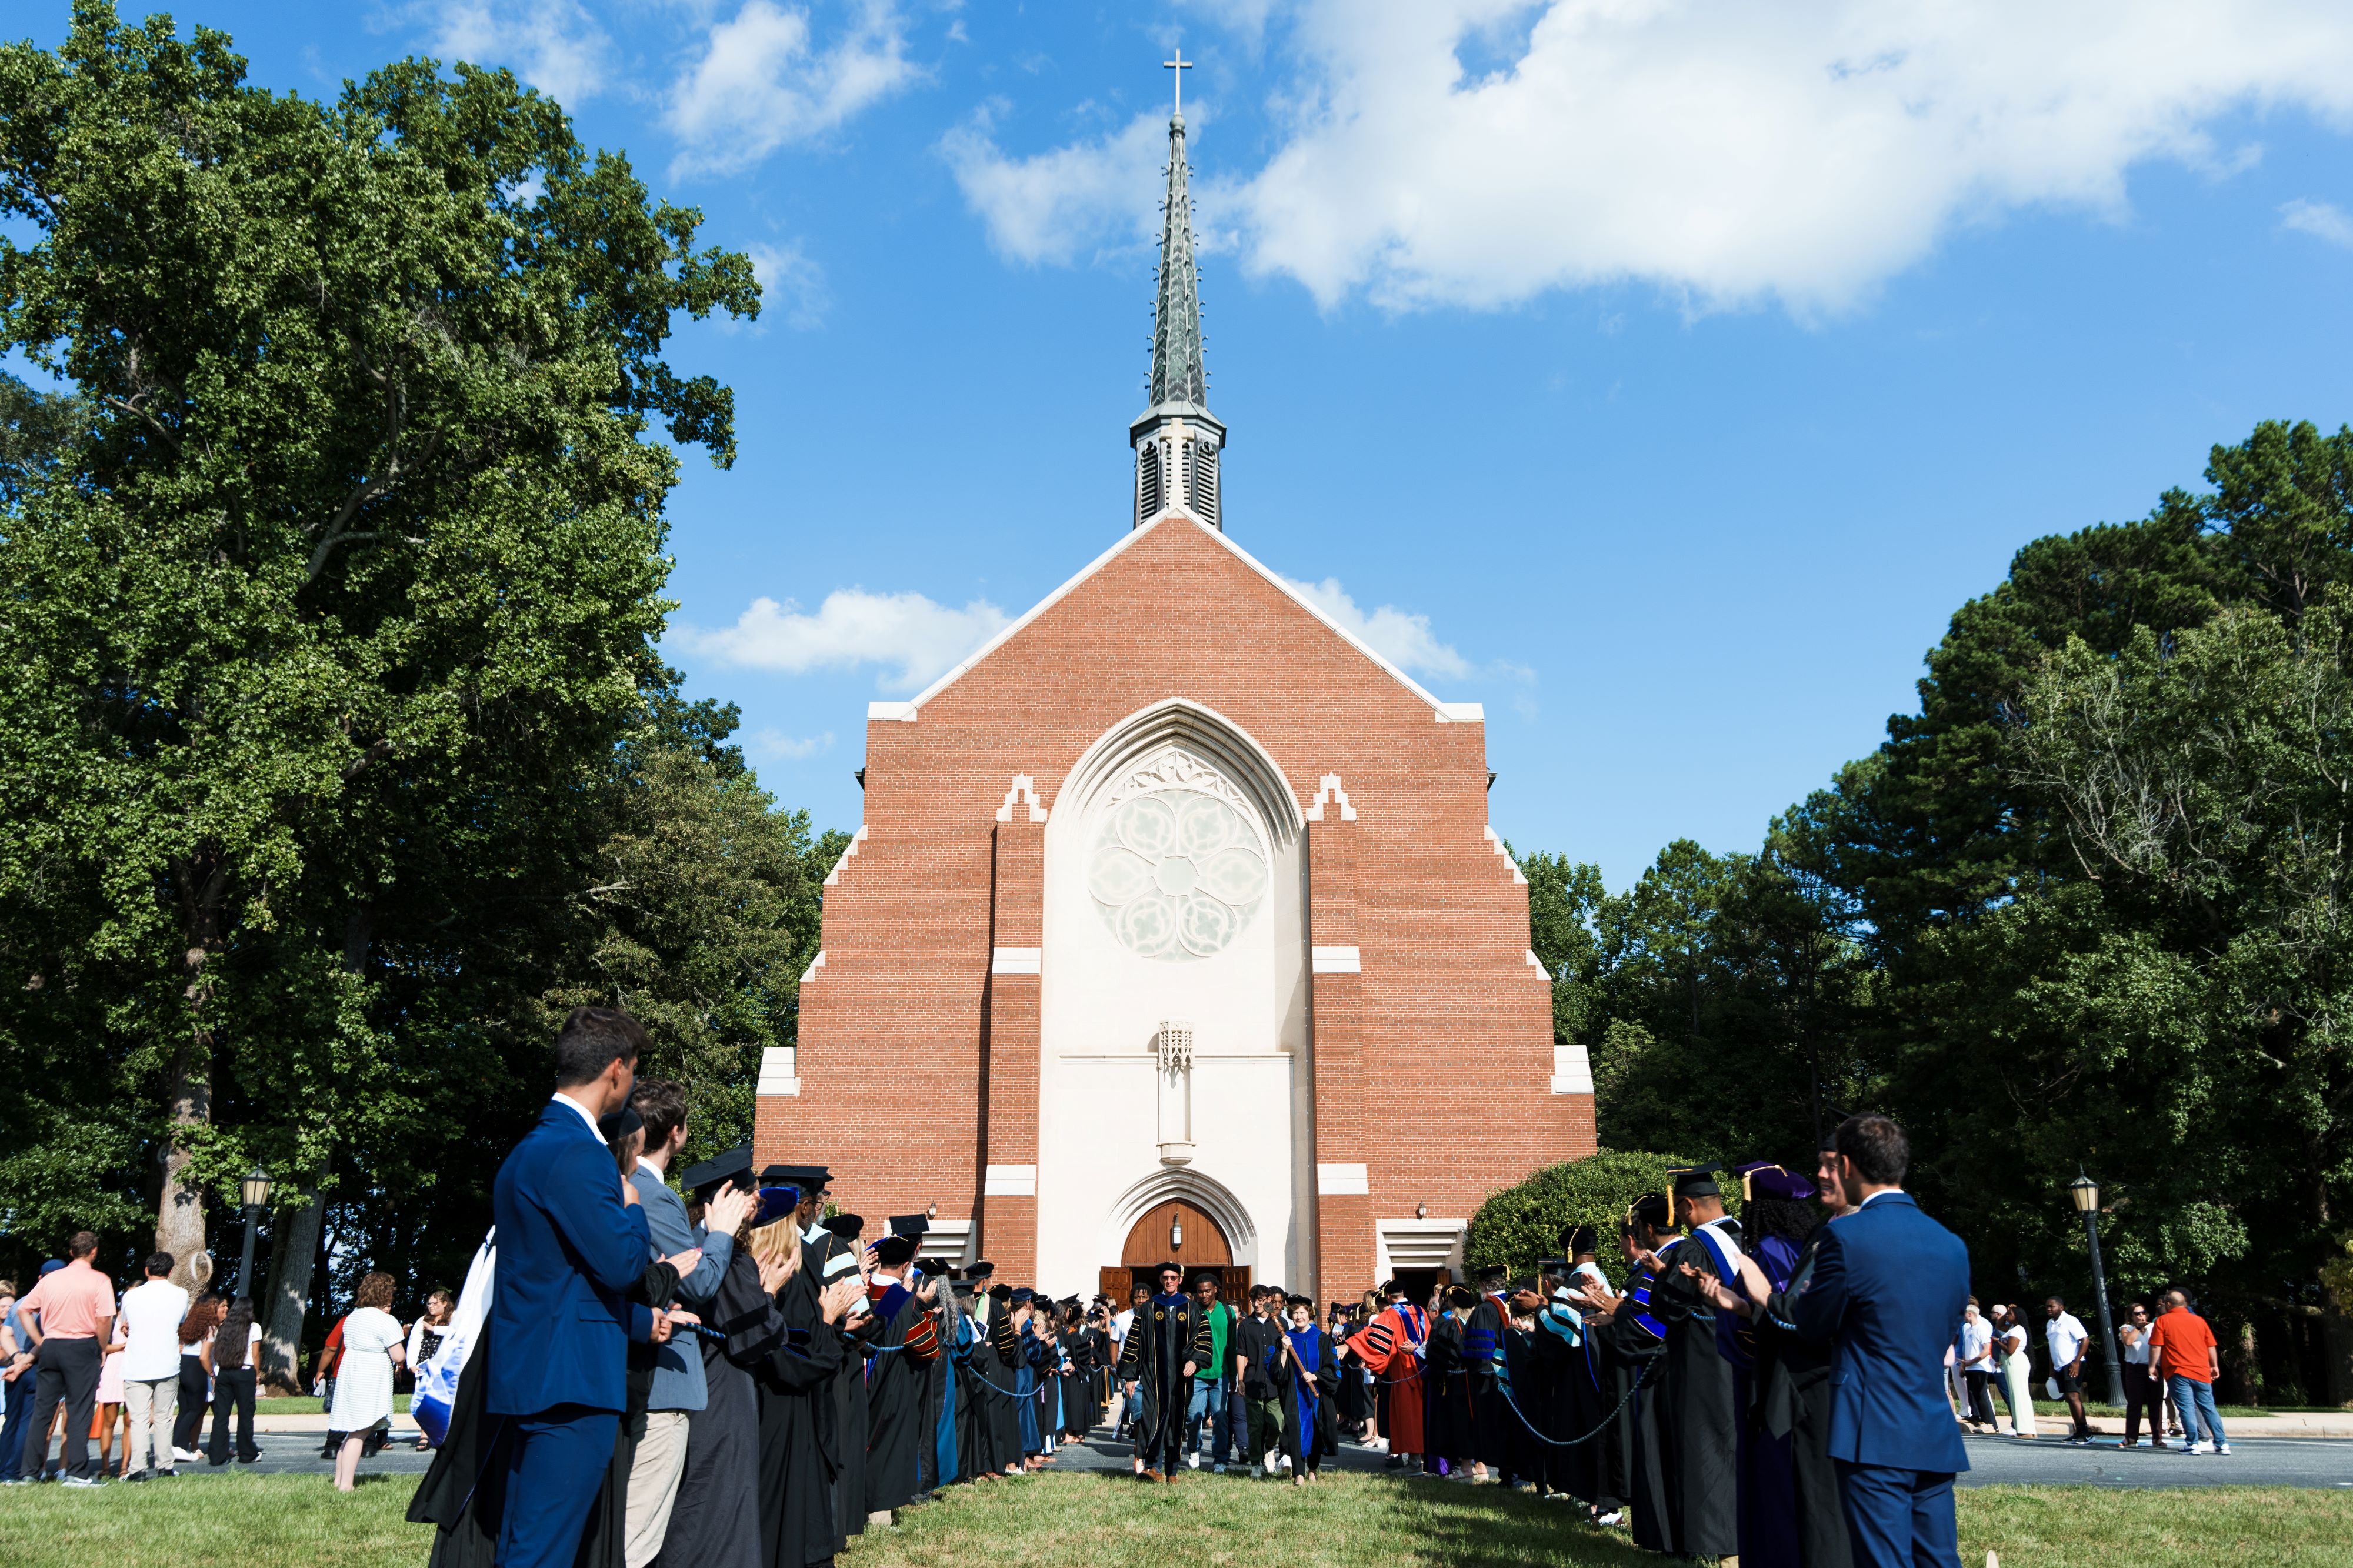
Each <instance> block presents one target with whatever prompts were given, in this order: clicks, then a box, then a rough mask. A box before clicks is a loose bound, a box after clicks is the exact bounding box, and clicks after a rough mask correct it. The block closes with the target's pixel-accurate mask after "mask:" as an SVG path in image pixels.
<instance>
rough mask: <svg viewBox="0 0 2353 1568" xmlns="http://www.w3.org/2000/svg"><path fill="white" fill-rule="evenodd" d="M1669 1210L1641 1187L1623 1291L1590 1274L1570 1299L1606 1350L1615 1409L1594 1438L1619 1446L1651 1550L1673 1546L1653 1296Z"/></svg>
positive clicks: (1660, 1340)
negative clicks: (1582, 1308)
mask: <svg viewBox="0 0 2353 1568" xmlns="http://www.w3.org/2000/svg"><path fill="white" fill-rule="evenodd" d="M1670 1212H1671V1211H1670V1210H1669V1208H1668V1206H1667V1200H1666V1198H1665V1197H1664V1196H1663V1195H1662V1194H1658V1193H1647V1194H1643V1195H1642V1196H1641V1197H1640V1198H1638V1199H1636V1200H1635V1201H1634V1204H1633V1205H1632V1206H1631V1207H1630V1208H1629V1209H1628V1210H1627V1211H1626V1221H1625V1224H1624V1225H1623V1226H1620V1231H1619V1236H1620V1247H1622V1248H1623V1250H1624V1253H1625V1258H1626V1262H1627V1265H1628V1271H1627V1275H1626V1293H1625V1294H1624V1295H1622V1296H1620V1295H1618V1294H1616V1293H1614V1292H1613V1291H1611V1290H1610V1289H1609V1287H1608V1286H1607V1285H1606V1284H1603V1283H1601V1282H1599V1280H1597V1279H1594V1278H1593V1277H1592V1276H1589V1275H1588V1276H1587V1277H1586V1278H1585V1279H1584V1281H1583V1283H1582V1284H1581V1286H1580V1287H1579V1288H1577V1289H1574V1290H1572V1292H1571V1299H1572V1300H1576V1301H1577V1302H1580V1303H1583V1304H1586V1305H1589V1306H1591V1307H1592V1308H1594V1309H1596V1310H1595V1311H1594V1314H1593V1315H1592V1316H1591V1317H1590V1318H1588V1319H1587V1321H1586V1326H1587V1328H1588V1330H1589V1331H1591V1332H1592V1334H1593V1336H1594V1339H1595V1341H1596V1342H1598V1343H1599V1345H1600V1347H1601V1350H1602V1352H1603V1363H1602V1364H1603V1366H1604V1367H1605V1368H1606V1369H1607V1381H1606V1383H1605V1384H1604V1385H1603V1389H1602V1394H1603V1397H1604V1398H1606V1399H1607V1400H1608V1401H1609V1404H1610V1405H1612V1406H1614V1407H1616V1408H1618V1410H1619V1412H1620V1414H1619V1415H1617V1416H1616V1417H1615V1418H1614V1420H1613V1422H1612V1431H1611V1433H1610V1435H1609V1436H1608V1437H1607V1438H1602V1439H1598V1440H1599V1441H1606V1442H1611V1443H1614V1444H1616V1445H1618V1447H1619V1449H1620V1453H1619V1456H1618V1458H1616V1459H1615V1460H1614V1461H1612V1462H1614V1463H1616V1464H1618V1465H1620V1467H1621V1468H1622V1470H1623V1472H1624V1475H1625V1477H1626V1481H1625V1485H1624V1488H1623V1490H1622V1492H1621V1495H1622V1496H1623V1497H1624V1499H1625V1500H1626V1503H1627V1507H1628V1510H1629V1511H1630V1514H1631V1516H1632V1518H1631V1523H1632V1526H1633V1533H1634V1544H1635V1545H1637V1546H1640V1547H1642V1548H1644V1549H1645V1550H1648V1551H1651V1552H1672V1551H1673V1550H1674V1548H1673V1546H1672V1544H1670V1542H1671V1541H1672V1531H1673V1519H1672V1513H1671V1510H1670V1509H1669V1506H1668V1496H1667V1478H1666V1469H1667V1465H1666V1451H1667V1450H1666V1444H1665V1433H1664V1430H1663V1428H1664V1426H1665V1425H1666V1422H1665V1417H1664V1415H1663V1403H1664V1400H1663V1389H1662V1384H1661V1374H1662V1372H1663V1371H1664V1360H1665V1355H1666V1325H1665V1324H1663V1323H1662V1322H1661V1321H1659V1320H1658V1318H1657V1317H1656V1316H1655V1315H1653V1312H1652V1298H1651V1290H1652V1286H1653V1282H1654V1280H1655V1279H1656V1276H1657V1270H1658V1249H1659V1248H1660V1247H1662V1246H1663V1245H1664V1244H1665V1237H1666V1227H1667V1226H1668V1224H1669V1218H1668V1216H1669V1214H1670Z"/></svg>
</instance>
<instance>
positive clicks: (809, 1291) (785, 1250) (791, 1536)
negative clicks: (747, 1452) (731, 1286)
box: [729, 1215, 865, 1568]
mask: <svg viewBox="0 0 2353 1568" xmlns="http://www.w3.org/2000/svg"><path fill="white" fill-rule="evenodd" d="M749 1249H750V1251H751V1253H752V1256H753V1258H754V1263H755V1265H756V1267H757V1268H758V1270H759V1284H760V1288H761V1290H762V1293H763V1294H764V1295H765V1296H766V1297H767V1298H768V1299H769V1300H771V1301H772V1302H773V1303H774V1305H775V1318H774V1321H773V1322H772V1323H770V1324H769V1325H768V1330H767V1335H766V1338H765V1341H764V1342H758V1343H754V1344H750V1345H747V1346H746V1352H747V1353H746V1354H745V1356H744V1358H743V1360H744V1364H746V1365H747V1366H748V1367H749V1370H750V1372H751V1373H752V1384H753V1389H754V1394H755V1395H756V1397H757V1399H758V1402H759V1407H760V1458H759V1472H758V1478H757V1481H756V1486H757V1489H758V1493H759V1500H760V1562H761V1564H762V1568H811V1565H812V1564H818V1563H832V1561H833V1554H834V1553H835V1552H837V1551H839V1549H840V1546H841V1542H842V1531H841V1527H840V1524H839V1521H838V1520H837V1519H836V1518H835V1500H834V1493H835V1483H836V1481H837V1479H838V1478H839V1475H840V1473H841V1463H840V1449H839V1444H840V1441H841V1435H840V1433H839V1431H838V1429H837V1426H836V1423H835V1414H836V1407H835V1402H834V1384H835V1379H836V1378H837V1377H838V1376H839V1374H840V1373H841V1371H842V1367H843V1363H844V1360H845V1358H846V1356H847V1355H848V1353H849V1339H848V1338H847V1336H846V1335H845V1334H844V1333H843V1332H842V1330H841V1323H842V1321H843V1320H844V1319H845V1318H846V1317H848V1316H849V1313H850V1310H851V1309H852V1308H853V1307H855V1306H856V1305H857V1303H858V1302H860V1300H863V1299H864V1297H865V1282H864V1281H863V1280H862V1279H860V1278H859V1277H858V1275H857V1274H855V1273H850V1274H848V1275H845V1276H844V1277H843V1278H841V1279H838V1280H836V1281H835V1282H834V1284H833V1285H832V1286H831V1287H830V1288H829V1289H825V1290H822V1291H820V1290H818V1289H817V1288H816V1282H815V1281H814V1280H812V1279H809V1278H808V1275H807V1272H806V1271H805V1270H804V1269H803V1268H802V1258H803V1253H802V1249H801V1239H800V1235H799V1232H798V1231H797V1230H796V1229H795V1228H794V1226H793V1222H792V1219H791V1217H790V1216H789V1215H788V1216H786V1218H784V1219H782V1220H779V1221H777V1222H776V1223H775V1224H773V1225H769V1226H763V1227H762V1228H760V1229H758V1230H755V1231H754V1232H753V1233H752V1237H751V1241H750V1244H749ZM731 1274H732V1270H731ZM729 1350H730V1353H731V1355H732V1354H733V1352H734V1346H733V1342H732V1338H731V1343H730V1346H729ZM859 1522H860V1524H861V1525H862V1524H863V1523H864V1522H865V1521H864V1520H863V1519H862V1518H861V1519H860V1521H859Z"/></svg>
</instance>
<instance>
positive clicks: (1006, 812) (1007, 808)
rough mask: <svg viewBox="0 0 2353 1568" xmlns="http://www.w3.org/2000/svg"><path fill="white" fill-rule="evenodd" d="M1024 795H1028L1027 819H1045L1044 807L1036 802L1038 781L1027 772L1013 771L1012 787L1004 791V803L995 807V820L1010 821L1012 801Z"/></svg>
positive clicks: (1039, 820)
mask: <svg viewBox="0 0 2353 1568" xmlns="http://www.w3.org/2000/svg"><path fill="white" fill-rule="evenodd" d="M1025 795H1026V796H1028V797H1029V820H1030V821H1032V822H1043V821H1045V820H1046V808H1045V807H1044V806H1042V805H1039V804H1038V781H1037V780H1036V779H1033V778H1031V777H1030V776H1029V774H1028V773H1015V774H1014V775H1013V787H1012V788H1011V789H1009V790H1007V791H1006V792H1005V804H1004V805H1000V806H998V807H997V821H999V822H1010V821H1012V820H1013V803H1014V802H1016V801H1018V800H1020V799H1021V798H1022V797H1023V796H1025Z"/></svg>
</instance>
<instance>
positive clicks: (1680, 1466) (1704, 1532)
mask: <svg viewBox="0 0 2353 1568" xmlns="http://www.w3.org/2000/svg"><path fill="white" fill-rule="evenodd" d="M1660 1258H1661V1260H1662V1262H1664V1263H1665V1264H1666V1266H1667V1268H1666V1272H1665V1273H1664V1274H1663V1275H1662V1277H1661V1279H1659V1280H1658V1281H1657V1283H1656V1284H1654V1285H1653V1286H1652V1287H1651V1313H1652V1315H1653V1316H1655V1317H1657V1318H1658V1320H1659V1321H1660V1322H1661V1323H1662V1324H1664V1325H1665V1327H1666V1331H1667V1344H1666V1358H1667V1359H1666V1366H1665V1368H1664V1369H1663V1370H1664V1372H1665V1374H1666V1383H1665V1386H1664V1387H1663V1388H1662V1391H1661V1396H1660V1401H1659V1412H1660V1415H1661V1416H1662V1426H1663V1428H1664V1431H1663V1436H1664V1448H1665V1458H1666V1463H1667V1478H1666V1479H1667V1513H1668V1518H1669V1520H1670V1521H1672V1531H1671V1533H1670V1535H1669V1537H1668V1539H1669V1540H1670V1542H1672V1550H1674V1551H1676V1552H1682V1553H1683V1554H1684V1555H1685V1556H1688V1557H1729V1556H1732V1555H1734V1554H1736V1553H1737V1552H1739V1550H1740V1490H1739V1487H1740V1458H1739V1422H1740V1415H1739V1408H1738V1400H1737V1394H1736V1389H1735V1378H1734V1375H1733V1366H1732V1363H1730V1362H1728V1361H1726V1360H1725V1358H1724V1352H1722V1351H1720V1350H1718V1349H1717V1348H1716V1341H1715V1311H1714V1310H1712V1309H1711V1308H1710V1307H1709V1306H1708V1305H1707V1301H1706V1299H1705V1298H1704V1297H1703V1296H1701V1295H1700V1294H1699V1291H1698V1289H1697V1288H1696V1287H1695V1286H1694V1284H1693V1282H1692V1281H1690V1280H1688V1279H1684V1278H1683V1275H1682V1273H1681V1271H1680V1266H1681V1265H1683V1264H1685V1263H1688V1264H1690V1265H1691V1266H1692V1268H1694V1269H1696V1270H1697V1271H1698V1272H1700V1273H1701V1274H1704V1275H1714V1274H1715V1272H1716V1267H1715V1254H1714V1253H1713V1252H1711V1251H1710V1250H1709V1249H1708V1247H1707V1246H1706V1245H1705V1244H1704V1243H1703V1242H1699V1241H1695V1240H1693V1239H1692V1238H1691V1237H1683V1238H1681V1239H1679V1240H1678V1241H1676V1242H1675V1243H1674V1244H1673V1245H1672V1247H1670V1248H1668V1249H1665V1250H1662V1252H1661V1253H1660Z"/></svg>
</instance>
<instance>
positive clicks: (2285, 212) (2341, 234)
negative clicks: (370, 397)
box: [2280, 201, 2353, 250]
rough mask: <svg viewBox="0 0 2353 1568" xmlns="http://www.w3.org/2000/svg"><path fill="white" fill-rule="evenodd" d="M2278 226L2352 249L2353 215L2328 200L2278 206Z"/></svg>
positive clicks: (2297, 202) (2295, 202) (2294, 202)
mask: <svg viewBox="0 0 2353 1568" xmlns="http://www.w3.org/2000/svg"><path fill="white" fill-rule="evenodd" d="M2280 226H2281V227H2282V228H2292V229H2295V231H2296V232H2297V233H2299V234H2308V235H2311V236H2312V237H2314V238H2315V239H2325V240H2327V242H2328V243H2329V244H2331V245H2341V246H2343V247H2345V248H2346V249H2348V250H2353V216H2348V214H2347V213H2346V211H2345V209H2344V208H2343V207H2340V206H2337V205H2334V204H2332V203H2329V202H2307V201H2293V202H2290V203H2288V204H2287V205H2284V206H2283V207H2281V208H2280Z"/></svg>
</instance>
